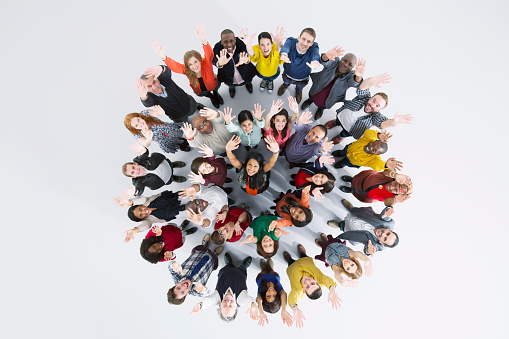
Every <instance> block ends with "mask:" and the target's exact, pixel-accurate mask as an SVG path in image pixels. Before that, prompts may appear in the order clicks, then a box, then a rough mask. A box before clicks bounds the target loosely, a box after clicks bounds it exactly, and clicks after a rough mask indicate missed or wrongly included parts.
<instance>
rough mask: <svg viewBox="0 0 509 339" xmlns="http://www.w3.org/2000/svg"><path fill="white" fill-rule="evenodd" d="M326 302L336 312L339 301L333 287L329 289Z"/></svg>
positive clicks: (339, 305) (339, 304)
mask: <svg viewBox="0 0 509 339" xmlns="http://www.w3.org/2000/svg"><path fill="white" fill-rule="evenodd" d="M327 300H328V302H329V303H331V304H332V309H334V310H337V309H339V308H340V307H341V299H340V298H339V296H338V294H337V293H336V288H335V287H334V286H331V287H330V290H329V297H328V298H327Z"/></svg>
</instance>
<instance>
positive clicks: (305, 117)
mask: <svg viewBox="0 0 509 339" xmlns="http://www.w3.org/2000/svg"><path fill="white" fill-rule="evenodd" d="M312 116H313V114H312V113H311V111H306V112H303V113H302V114H301V115H300V116H299V118H298V119H297V124H299V125H307V124H310V123H312V122H313V121H311V117H312Z"/></svg>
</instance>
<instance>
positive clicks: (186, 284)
mask: <svg viewBox="0 0 509 339" xmlns="http://www.w3.org/2000/svg"><path fill="white" fill-rule="evenodd" d="M191 287H192V283H191V280H189V279H186V280H184V281H182V282H179V283H178V284H176V285H175V288H174V289H173V293H175V296H176V297H177V299H182V298H184V297H185V296H186V295H187V294H188V293H189V291H190V290H191Z"/></svg>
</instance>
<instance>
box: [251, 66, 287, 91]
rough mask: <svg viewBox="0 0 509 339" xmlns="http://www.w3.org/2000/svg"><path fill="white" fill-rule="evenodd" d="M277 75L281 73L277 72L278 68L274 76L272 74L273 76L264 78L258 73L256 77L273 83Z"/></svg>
mask: <svg viewBox="0 0 509 339" xmlns="http://www.w3.org/2000/svg"><path fill="white" fill-rule="evenodd" d="M279 73H281V72H280V71H279V67H278V68H277V72H276V74H274V75H273V76H270V77H265V76H263V75H261V74H260V73H258V74H257V75H258V77H259V78H262V79H263V80H267V81H274V80H276V78H277V77H278V76H279ZM287 87H288V86H287Z"/></svg>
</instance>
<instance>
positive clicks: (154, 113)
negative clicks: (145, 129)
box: [149, 105, 165, 117]
mask: <svg viewBox="0 0 509 339" xmlns="http://www.w3.org/2000/svg"><path fill="white" fill-rule="evenodd" d="M149 112H150V114H149V115H150V116H151V117H162V116H163V115H165V113H164V109H163V108H162V107H161V106H159V105H154V106H152V108H151V109H150V111H149Z"/></svg>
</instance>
